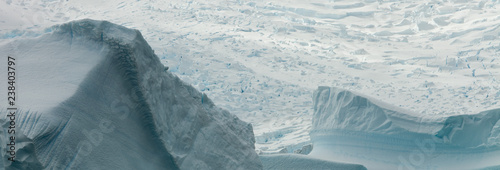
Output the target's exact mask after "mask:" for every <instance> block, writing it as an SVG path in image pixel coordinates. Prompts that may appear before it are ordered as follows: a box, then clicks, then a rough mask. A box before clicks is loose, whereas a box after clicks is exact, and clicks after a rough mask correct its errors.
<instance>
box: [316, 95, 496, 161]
mask: <svg viewBox="0 0 500 170" xmlns="http://www.w3.org/2000/svg"><path fill="white" fill-rule="evenodd" d="M415 115H416V114H414V113H411V112H409V111H405V110H404V109H400V108H397V107H394V106H391V105H389V104H386V103H382V102H380V101H377V100H375V99H371V98H369V97H365V96H363V95H360V94H356V93H353V92H351V91H348V90H344V89H339V88H329V87H319V88H318V90H316V91H315V92H314V117H313V125H312V126H313V128H312V130H311V140H312V142H313V144H314V149H313V150H312V152H311V153H310V156H311V157H314V158H323V159H329V160H335V161H342V162H351V163H359V164H362V165H365V166H366V167H367V168H368V169H398V168H399V169H478V168H486V167H490V166H500V162H499V161H498V160H500V141H499V140H498V139H499V137H500V135H499V134H495V133H492V132H494V131H498V130H499V128H500V127H499V126H495V124H497V123H499V120H500V109H494V110H488V111H483V112H480V113H476V114H468V115H457V116H422V117H416V116H415Z"/></svg>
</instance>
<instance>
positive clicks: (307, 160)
mask: <svg viewBox="0 0 500 170" xmlns="http://www.w3.org/2000/svg"><path fill="white" fill-rule="evenodd" d="M259 157H260V159H261V160H262V164H263V165H264V169H265V170H271V169H272V170H292V169H296V170H304V169H339V170H366V167H364V166H363V165H358V164H347V163H338V162H332V161H328V160H324V159H314V158H311V157H309V156H304V155H299V154H273V155H261V156H259Z"/></svg>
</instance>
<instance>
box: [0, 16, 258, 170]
mask: <svg viewBox="0 0 500 170" xmlns="http://www.w3.org/2000/svg"><path fill="white" fill-rule="evenodd" d="M40 34H42V35H40V36H38V35H34V36H33V37H32V38H23V39H16V40H11V39H9V40H8V41H4V42H3V43H2V44H1V46H0V54H6V55H9V56H12V57H15V58H16V62H17V80H16V84H17V85H18V94H17V97H18V100H17V106H18V108H19V112H18V114H17V118H16V120H17V122H16V128H17V129H16V140H17V141H16V142H17V143H16V147H17V148H18V149H17V155H16V160H17V162H15V163H11V162H9V161H7V159H2V161H3V165H4V166H5V167H6V169H40V168H41V167H43V168H44V169H68V168H69V169H261V168H262V165H261V163H260V160H259V158H258V156H257V154H256V153H255V151H254V141H255V140H254V136H253V130H252V126H251V125H250V124H248V123H245V122H243V121H241V120H239V119H238V118H237V117H236V116H234V115H232V114H230V113H229V112H227V111H225V110H223V109H220V108H218V107H216V106H215V105H214V104H213V102H212V101H211V100H210V99H209V98H208V97H207V96H206V95H205V94H203V93H200V92H199V91H197V90H196V89H195V88H193V87H192V86H190V85H188V84H186V83H184V82H183V81H181V80H180V79H179V78H178V77H177V76H175V75H173V74H172V73H170V72H169V71H167V68H166V67H164V66H163V65H162V64H161V63H160V60H159V59H158V57H157V56H156V55H155V54H154V52H153V50H152V49H151V47H150V46H149V45H148V44H147V42H146V41H145V40H144V38H143V37H142V35H141V33H140V32H139V31H137V30H133V29H128V28H125V27H123V26H118V25H115V24H112V23H110V22H106V21H95V20H80V21H74V22H70V23H67V24H63V25H59V26H54V27H51V28H50V29H47V30H45V31H44V32H40ZM5 67H6V64H2V65H1V66H0V69H3V70H6V68H5ZM0 78H1V79H7V78H6V77H5V75H3V74H2V75H1V76H0ZM1 87H4V85H2V86H1ZM2 89H6V88H2ZM2 94H4V91H2ZM1 102H2V103H7V102H6V101H4V99H2V101H1ZM1 106H2V108H0V109H1V110H0V114H1V115H2V117H1V119H0V120H2V121H3V129H4V131H2V134H1V135H0V136H1V137H2V138H1V139H2V140H1V141H2V143H4V144H2V145H0V146H1V150H2V154H5V153H6V148H5V146H6V145H5V143H6V142H5V141H7V140H8V136H9V135H7V133H6V131H5V129H6V128H7V126H8V125H7V124H8V122H6V121H5V119H6V115H7V112H6V110H5V109H6V108H4V105H3V104H2V105H1ZM3 157H5V155H3Z"/></svg>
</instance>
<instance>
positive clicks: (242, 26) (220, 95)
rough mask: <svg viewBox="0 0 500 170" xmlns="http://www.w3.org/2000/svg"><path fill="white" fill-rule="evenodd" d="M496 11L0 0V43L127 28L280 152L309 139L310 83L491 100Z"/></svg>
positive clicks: (221, 1) (470, 0)
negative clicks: (74, 30) (66, 30)
mask: <svg viewBox="0 0 500 170" xmlns="http://www.w3.org/2000/svg"><path fill="white" fill-rule="evenodd" d="M96 4H98V5H96ZM499 8H500V1H499V0H405V1H394V0H390V1H381V0H309V1H302V0H287V1H283V0H265V1H264V0H196V1H191V0H168V1H160V0H142V1H137V0H86V1H74V0H70V1H66V0H43V1H36V0H19V1H12V0H0V38H1V40H0V43H2V41H6V40H7V39H12V38H18V37H32V36H37V35H38V34H41V33H43V32H44V29H45V28H46V27H49V26H52V25H53V24H54V23H63V22H67V21H71V20H75V19H82V18H94V19H102V20H109V21H112V22H113V23H117V24H119V25H122V26H127V27H130V28H135V29H139V30H140V31H141V32H142V33H143V35H144V38H145V39H146V40H147V41H148V42H149V44H150V45H151V47H152V48H153V49H154V50H155V51H156V54H157V55H158V57H160V60H161V62H162V64H164V65H166V66H168V67H169V68H170V71H171V72H172V73H174V74H176V75H178V76H179V78H181V79H182V80H184V81H185V82H187V83H189V84H192V85H193V86H194V87H195V88H197V89H198V90H200V91H202V92H203V93H206V94H207V96H209V97H210V98H212V99H213V101H214V103H216V104H217V105H218V106H221V107H222V108H225V109H227V110H231V112H232V113H234V114H236V115H237V116H238V117H239V118H241V119H242V120H244V121H247V122H250V123H251V124H252V125H253V127H254V133H255V138H256V149H257V150H258V151H259V153H262V154H266V153H278V152H280V151H283V150H284V149H286V151H287V152H290V153H292V152H294V151H295V150H297V149H300V148H301V147H302V146H304V145H308V144H310V137H309V132H310V130H311V126H312V115H313V109H312V108H313V103H312V100H311V96H312V93H313V91H314V90H315V89H316V88H317V87H318V86H320V85H324V86H334V87H342V88H344V89H348V90H353V91H356V92H358V93H361V94H364V95H366V96H371V97H373V98H376V99H377V100H381V101H383V102H386V103H391V104H393V105H394V106H397V107H400V108H403V109H406V110H411V111H412V112H413V113H414V114H416V115H415V116H414V117H425V116H431V117H432V116H434V115H437V116H443V117H445V116H453V115H464V114H471V113H479V112H482V111H485V110H492V109H495V108H500V103H499V102H498V100H499V99H500V88H499V86H498V79H499V78H500V77H499V76H500V74H499V72H500V67H499V66H500V60H498V59H497V58H498V56H499V49H500V39H499V37H500V17H499V13H500V10H499ZM193 68H196V69H193ZM497 126H500V125H497ZM492 133H496V134H499V133H500V131H495V132H492Z"/></svg>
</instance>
